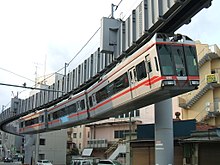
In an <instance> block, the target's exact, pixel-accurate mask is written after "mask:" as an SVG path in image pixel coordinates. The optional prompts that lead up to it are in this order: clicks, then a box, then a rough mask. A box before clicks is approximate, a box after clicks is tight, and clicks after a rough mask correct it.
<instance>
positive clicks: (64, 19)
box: [0, 0, 220, 110]
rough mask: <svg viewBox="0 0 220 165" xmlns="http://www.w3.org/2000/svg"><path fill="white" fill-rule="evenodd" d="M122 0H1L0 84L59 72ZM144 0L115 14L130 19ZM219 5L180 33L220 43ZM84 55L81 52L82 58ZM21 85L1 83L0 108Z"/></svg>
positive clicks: (125, 1)
mask: <svg viewBox="0 0 220 165" xmlns="http://www.w3.org/2000/svg"><path fill="white" fill-rule="evenodd" d="M119 1H120V0H93V1H83V0H81V1H73V0H19V1H18V0H7V1H3V0H1V1H0V57H1V59H0V83H8V84H16V85H22V84H23V83H24V82H26V83H27V86H32V85H33V81H34V79H35V76H36V73H37V76H43V74H44V73H46V74H49V73H53V72H56V71H57V70H58V69H60V68H61V67H63V66H64V63H66V62H67V63H68V62H69V61H70V60H71V59H72V58H73V57H74V56H75V55H76V53H77V52H78V51H79V50H80V49H81V48H82V47H83V46H84V44H85V43H86V42H87V41H88V40H89V38H90V37H91V36H92V35H93V34H94V33H95V31H96V30H97V29H98V28H99V27H100V20H101V18H102V17H103V16H104V17H108V16H109V15H110V13H111V4H112V3H114V4H118V3H119ZM140 2H141V0H132V1H131V0H123V1H122V3H121V5H120V6H119V8H118V10H117V11H116V13H115V14H116V16H117V17H119V16H120V17H122V18H123V17H125V18H126V17H127V16H128V15H130V14H131V11H132V9H135V8H136V6H137V4H139V3H140ZM125 4H126V5H125ZM219 9H220V1H219V0H213V4H212V6H211V7H210V8H208V9H203V10H202V11H201V12H200V13H199V14H197V15H196V16H195V17H194V18H193V19H192V22H191V23H190V24H189V25H184V26H183V27H182V28H180V29H179V30H178V32H179V33H183V34H186V35H188V36H190V37H191V38H192V39H194V40H200V41H201V42H203V43H207V44H218V45H220V32H219V27H220V21H219V15H220V11H219ZM96 44H97V43H93V45H92V46H90V48H89V49H88V50H84V51H93V50H92V49H96V48H97V47H98V45H96ZM83 56H84V55H83V54H80V56H79V58H81V59H82V58H83ZM45 64H46V65H45ZM74 65H76V63H74V62H73V63H72V66H71V68H68V70H72V69H73V68H72V67H74ZM9 71H10V72H13V73H15V74H12V73H10V72H9ZM62 72H63V71H62ZM16 74H17V75H20V76H17V75H16ZM22 77H25V78H22ZM30 80H32V81H30ZM23 90H24V89H21V88H13V87H8V86H0V106H1V107H0V110H1V109H2V105H4V106H8V103H9V102H10V99H11V97H13V96H14V95H16V93H17V92H18V93H20V92H21V91H23ZM22 93H25V92H22ZM26 93H27V92H26ZM26 95H27V94H25V95H24V96H23V95H22V94H20V95H19V96H21V97H25V96H26Z"/></svg>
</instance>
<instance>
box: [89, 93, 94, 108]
mask: <svg viewBox="0 0 220 165" xmlns="http://www.w3.org/2000/svg"><path fill="white" fill-rule="evenodd" d="M89 105H90V107H92V106H93V102H92V96H89Z"/></svg>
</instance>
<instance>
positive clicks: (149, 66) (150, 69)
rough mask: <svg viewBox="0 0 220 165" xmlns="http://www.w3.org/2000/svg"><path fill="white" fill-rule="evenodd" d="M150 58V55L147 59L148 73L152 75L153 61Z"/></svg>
mask: <svg viewBox="0 0 220 165" xmlns="http://www.w3.org/2000/svg"><path fill="white" fill-rule="evenodd" d="M148 56H149V54H148V55H147V56H146V57H145V58H146V62H147V72H148V73H150V72H152V66H151V61H150V59H149V57H148Z"/></svg>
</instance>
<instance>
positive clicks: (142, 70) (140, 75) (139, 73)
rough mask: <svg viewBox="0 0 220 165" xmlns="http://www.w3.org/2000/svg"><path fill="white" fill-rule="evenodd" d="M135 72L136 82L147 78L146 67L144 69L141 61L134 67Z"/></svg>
mask: <svg viewBox="0 0 220 165" xmlns="http://www.w3.org/2000/svg"><path fill="white" fill-rule="evenodd" d="M136 70H137V80H138V81H140V80H142V79H144V78H146V77H147V72H146V67H145V63H144V61H142V62H141V63H139V64H138V65H137V66H136Z"/></svg>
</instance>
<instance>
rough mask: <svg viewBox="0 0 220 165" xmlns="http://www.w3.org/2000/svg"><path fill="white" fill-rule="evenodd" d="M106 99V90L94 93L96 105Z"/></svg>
mask: <svg viewBox="0 0 220 165" xmlns="http://www.w3.org/2000/svg"><path fill="white" fill-rule="evenodd" d="M106 98H108V92H107V88H106V87H104V88H102V89H100V90H99V91H98V92H97V93H96V100H97V103H100V102H101V101H103V100H105V99H106Z"/></svg>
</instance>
